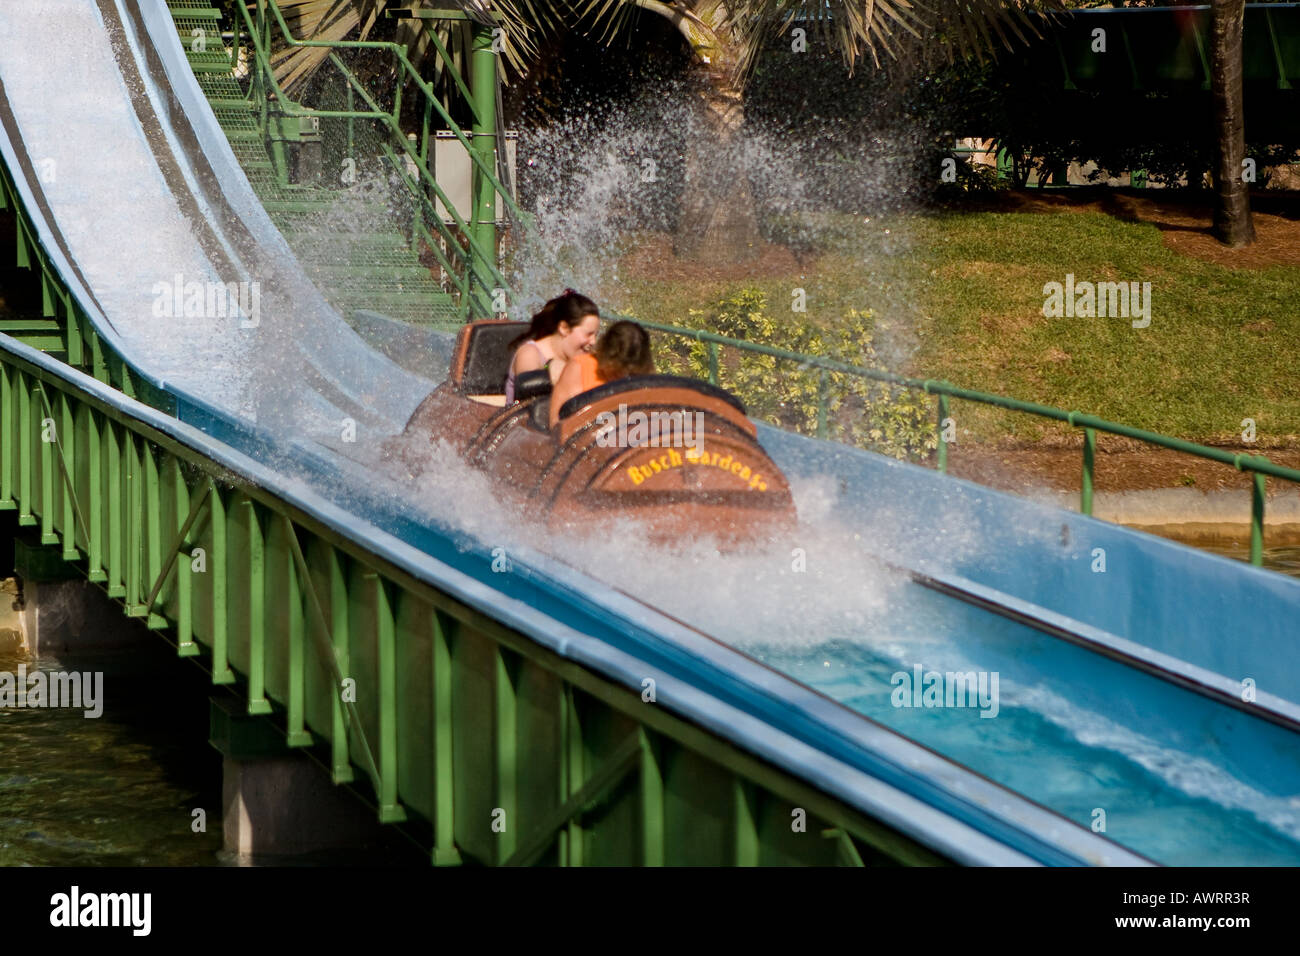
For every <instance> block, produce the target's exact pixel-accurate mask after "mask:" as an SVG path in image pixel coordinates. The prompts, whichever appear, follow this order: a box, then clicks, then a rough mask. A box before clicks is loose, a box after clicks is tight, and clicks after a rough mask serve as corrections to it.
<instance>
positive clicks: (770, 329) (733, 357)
mask: <svg viewBox="0 0 1300 956" xmlns="http://www.w3.org/2000/svg"><path fill="white" fill-rule="evenodd" d="M677 324H679V325H682V326H684V327H687V328H692V329H701V330H705V331H709V332H714V333H716V334H718V335H725V336H727V337H728V338H734V339H742V340H744V341H746V342H752V343H754V344H756V345H766V346H770V347H772V348H777V349H783V350H785V351H788V352H798V353H800V354H803V355H812V356H818V357H821V358H828V359H832V360H834V361H837V362H843V363H845V364H849V365H858V366H865V367H868V368H873V369H879V370H883V368H884V366H883V365H882V364H881V362H880V361H879V359H878V358H877V356H876V352H875V348H874V346H873V340H874V337H875V331H876V330H875V317H874V315H873V314H872V313H871V312H870V311H869V310H864V311H858V310H857V309H850V310H849V311H848V313H847V314H846V315H844V316H843V318H842V319H841V320H840V321H839V322H836V323H834V324H833V325H831V326H830V327H827V328H823V327H821V326H819V325H817V324H815V323H814V322H812V321H811V320H809V319H808V318H807V317H806V316H803V315H798V314H794V313H792V315H791V318H790V319H782V320H778V319H776V318H774V317H773V316H772V314H771V313H770V312H769V311H768V303H767V295H766V293H764V292H762V291H760V290H758V289H754V288H745V289H740V290H739V291H736V292H733V293H731V294H729V295H726V296H724V297H723V298H721V299H719V300H718V301H717V302H715V303H714V304H713V305H712V306H710V307H708V308H705V309H691V310H690V312H689V314H688V315H687V316H686V317H685V320H684V321H680V322H678V323H677ZM655 359H656V362H657V364H658V366H659V369H660V371H663V372H669V373H673V374H678V375H690V376H693V377H696V378H704V379H707V378H709V364H710V361H709V346H708V344H707V343H704V342H698V341H690V340H686V339H683V338H680V337H678V336H670V335H660V336H656V342H655ZM717 362H718V384H719V385H721V386H722V387H723V388H725V389H728V390H729V391H732V392H734V393H735V394H737V395H738V396H740V398H741V399H742V400H743V401H744V402H745V404H746V406H747V407H748V409H749V414H750V415H751V416H752V417H754V418H757V419H760V420H762V421H767V422H771V423H772V424H774V425H779V426H781V427H782V428H786V429H789V430H791V431H795V432H799V433H800V434H804V435H816V434H817V425H818V394H819V391H820V389H821V387H822V386H821V378H822V374H823V373H822V370H821V369H818V368H815V367H810V366H808V365H800V364H796V363H795V362H793V361H791V360H788V359H782V358H778V357H776V356H773V355H766V354H763V353H760V352H751V351H748V350H744V349H739V348H735V347H729V346H725V345H724V346H719V347H718V359H717ZM825 396H826V434H827V437H829V438H833V439H836V440H838V441H843V442H846V443H848V444H852V445H857V446H858V447H860V448H867V449H870V450H871V451H876V452H881V453H883V454H886V455H890V456H892V457H894V458H901V459H911V460H914V461H915V460H920V459H922V458H925V457H926V456H927V455H928V454H929V453H930V452H931V451H933V450H934V449H935V448H936V447H937V446H938V432H937V428H936V425H935V421H934V413H933V407H932V404H931V400H930V399H929V398H928V397H927V396H925V395H922V394H920V393H917V392H915V391H912V390H910V389H903V388H898V387H896V386H893V385H889V384H887V383H883V382H876V381H874V380H871V379H866V378H862V377H861V376H857V375H851V374H849V373H846V372H834V371H828V372H826V373H825Z"/></svg>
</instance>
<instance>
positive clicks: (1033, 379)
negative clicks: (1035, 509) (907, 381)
mask: <svg viewBox="0 0 1300 956" xmlns="http://www.w3.org/2000/svg"><path fill="white" fill-rule="evenodd" d="M1164 236H1165V234H1164V233H1162V232H1161V230H1160V229H1158V228H1157V227H1156V226H1154V225H1151V224H1149V223H1145V222H1132V221H1125V220H1123V219H1121V218H1116V217H1114V216H1112V215H1109V214H1107V213H1104V212H1100V211H1091V210H1087V209H1072V210H1071V209H1067V210H1066V211H1059V212H1058V211H1034V212H1016V211H1009V212H1000V211H982V212H950V213H943V214H935V215H914V216H908V217H896V218H891V219H888V220H879V219H872V220H869V221H868V220H863V219H862V218H860V217H848V216H839V217H834V218H824V219H822V220H821V223H820V226H819V227H818V230H817V233H816V242H817V245H818V252H817V254H816V255H813V256H809V257H808V258H806V259H804V260H803V262H802V263H800V262H797V261H794V260H793V259H792V258H791V260H790V262H789V263H788V264H786V265H785V266H783V267H781V268H779V269H778V270H776V271H775V272H774V271H772V270H768V271H766V272H764V273H763V275H762V277H761V278H741V277H730V278H728V277H726V276H725V275H718V274H701V275H699V276H695V277H691V276H687V277H681V276H674V277H672V278H665V277H664V275H662V274H659V275H656V274H655V272H654V270H650V269H642V270H641V271H640V272H636V271H634V270H624V271H623V275H622V276H621V278H620V280H619V283H618V288H617V290H616V291H614V292H613V293H612V294H611V295H609V299H610V305H612V306H614V307H616V308H619V309H621V310H622V311H626V312H629V313H632V314H634V315H638V316H640V317H642V318H645V319H650V320H654V321H661V322H676V321H678V318H679V317H680V316H682V315H683V314H684V313H685V310H687V309H692V308H695V309H698V308H703V307H706V306H708V305H709V304H710V303H712V302H714V301H716V300H717V299H718V298H720V297H721V296H723V295H725V294H728V293H730V292H734V291H736V290H738V289H743V288H757V289H761V290H762V291H764V292H765V293H766V294H767V296H768V303H769V305H768V308H769V311H770V312H771V314H772V315H774V316H776V315H779V314H789V315H790V316H791V320H792V321H814V322H835V321H836V320H837V317H838V316H841V315H843V313H844V312H845V311H846V310H848V309H850V308H858V309H864V308H869V309H872V310H874V311H875V313H876V315H877V322H878V325H877V328H878V332H877V339H878V341H877V349H878V351H880V352H881V354H882V356H884V357H886V358H887V359H888V361H889V364H890V365H891V366H892V367H893V368H894V369H895V370H897V371H901V372H904V373H907V374H911V375H915V376H917V377H925V378H945V379H948V380H950V381H952V382H954V383H955V384H958V385H962V386H965V387H969V388H975V389H980V390H983V391H989V392H996V393H1000V394H1004V395H1011V396H1014V397H1016V398H1021V399H1026V400H1030V401H1037V402H1042V403H1044V404H1048V405H1055V406H1057V407H1060V408H1065V409H1078V410H1080V411H1086V412H1091V413H1093V414H1097V415H1101V416H1103V417H1105V418H1109V419H1112V420H1114V421H1119V422H1123V423H1126V424H1130V425H1136V426H1139V427H1142V428H1148V429H1152V430H1154V431H1160V432H1164V433H1167V434H1172V435H1178V436H1181V437H1185V438H1192V439H1197V440H1201V441H1212V442H1213V441H1218V442H1227V443H1240V440H1241V436H1240V433H1241V430H1242V424H1241V422H1242V420H1243V419H1246V418H1251V419H1254V421H1255V423H1256V427H1257V430H1258V437H1259V445H1260V447H1261V448H1265V447H1270V446H1276V445H1291V444H1296V443H1298V442H1300V388H1298V387H1297V370H1298V369H1300V267H1297V266H1293V265H1271V266H1264V267H1261V268H1233V267H1229V266H1225V265H1220V264H1215V263H1213V262H1209V261H1204V260H1203V259H1199V258H1193V257H1191V256H1188V255H1184V254H1182V253H1181V252H1178V251H1175V250H1174V249H1171V248H1169V247H1168V246H1167V245H1166V243H1165V239H1164ZM1297 241H1300V232H1298V233H1297ZM1067 273H1072V274H1073V275H1074V277H1075V281H1076V283H1077V282H1082V281H1085V280H1086V281H1090V282H1094V283H1095V282H1118V281H1124V282H1150V283H1151V300H1152V305H1151V323H1150V326H1149V327H1147V328H1138V329H1135V328H1133V327H1132V325H1131V322H1130V320H1129V319H1125V318H1109V317H1108V318H1072V317H1071V318H1067V317H1060V318H1047V317H1045V316H1044V315H1043V305H1044V301H1045V296H1044V292H1043V286H1044V284H1045V283H1047V282H1050V281H1055V282H1061V283H1064V282H1065V278H1066V274H1067ZM796 288H802V289H804V290H805V293H806V298H807V313H806V314H798V313H794V312H789V311H788V310H790V308H791V303H792V301H793V291H794V290H795V289H796ZM954 412H955V414H956V415H957V417H958V424H959V428H960V429H961V431H962V433H963V434H968V435H970V436H971V437H981V438H1010V439H1015V440H1026V441H1034V440H1038V439H1041V438H1043V437H1044V436H1046V435H1048V434H1056V435H1060V434H1066V433H1068V431H1069V430H1068V429H1061V428H1056V427H1054V426H1048V425H1045V424H1044V423H1042V422H1040V421H1038V420H1036V419H1033V418H1030V417H1028V416H1023V415H1016V414H1014V413H1009V412H1003V411H998V410H994V409H983V408H977V407H974V406H971V405H969V404H966V403H960V404H958V405H956V406H955V407H954Z"/></svg>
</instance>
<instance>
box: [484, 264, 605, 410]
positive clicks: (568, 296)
mask: <svg viewBox="0 0 1300 956" xmlns="http://www.w3.org/2000/svg"><path fill="white" fill-rule="evenodd" d="M599 331H600V310H599V309H597V308H596V303H595V302H592V301H591V300H590V299H589V298H587V297H586V296H585V295H581V294H579V293H577V292H574V291H573V290H572V289H565V290H564V294H563V295H559V296H556V297H555V298H554V299H551V301H549V302H547V303H546V304H545V305H544V306H542V308H541V311H539V312H538V313H537V314H536V315H534V316H533V321H532V324H531V325H529V326H528V331H527V332H525V333H524V334H523V335H521V336H519V338H517V339H515V340H514V341H513V342H511V343H510V348H512V349H514V353H515V355H514V358H513V359H511V361H510V372H509V374H507V375H506V404H507V405H509V404H511V403H512V402H513V401H514V400H515V380H516V379H517V378H518V377H519V376H520V375H521V374H523V373H524V372H531V371H533V370H534V369H539V368H544V369H546V370H547V371H548V372H549V373H550V375H551V383H552V384H554V383H555V382H558V381H559V379H560V375H561V373H562V372H563V371H564V367H565V365H567V364H568V362H569V361H570V360H571V359H572V358H573V357H574V356H575V355H580V354H582V353H584V352H586V351H587V349H589V348H590V347H591V343H592V342H594V341H596V333H597V332H599Z"/></svg>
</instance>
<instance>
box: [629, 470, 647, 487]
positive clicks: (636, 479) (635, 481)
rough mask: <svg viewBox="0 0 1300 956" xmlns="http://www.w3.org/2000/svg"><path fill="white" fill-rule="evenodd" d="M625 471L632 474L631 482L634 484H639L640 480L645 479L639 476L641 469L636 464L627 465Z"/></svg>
mask: <svg viewBox="0 0 1300 956" xmlns="http://www.w3.org/2000/svg"><path fill="white" fill-rule="evenodd" d="M627 473H628V474H629V475H631V476H632V484H634V485H639V484H641V482H643V481H645V479H644V478H642V477H641V469H640V468H638V467H637V466H636V465H629V466H628V469H627Z"/></svg>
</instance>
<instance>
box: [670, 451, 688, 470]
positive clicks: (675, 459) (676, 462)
mask: <svg viewBox="0 0 1300 956" xmlns="http://www.w3.org/2000/svg"><path fill="white" fill-rule="evenodd" d="M690 454H691V453H690V452H687V453H686V457H687V458H689V457H690ZM668 460H669V461H670V462H671V463H672V466H673V467H674V468H677V467H678V466H680V465H681V463H682V456H681V455H679V454H677V449H676V448H670V449H668Z"/></svg>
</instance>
